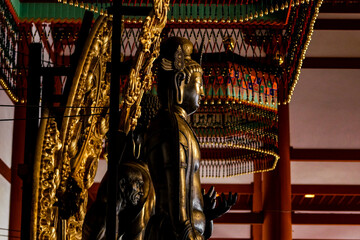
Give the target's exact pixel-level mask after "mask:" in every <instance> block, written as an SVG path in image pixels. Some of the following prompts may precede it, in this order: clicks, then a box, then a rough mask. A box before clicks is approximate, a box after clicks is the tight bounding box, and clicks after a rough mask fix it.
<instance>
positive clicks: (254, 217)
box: [214, 212, 264, 224]
mask: <svg viewBox="0 0 360 240" xmlns="http://www.w3.org/2000/svg"><path fill="white" fill-rule="evenodd" d="M263 222H264V215H263V214H262V213H232V212H229V213H226V214H224V215H223V216H221V217H220V218H217V219H215V220H214V223H232V224H262V223H263Z"/></svg>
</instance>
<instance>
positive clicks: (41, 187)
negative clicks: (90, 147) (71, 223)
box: [31, 110, 61, 239]
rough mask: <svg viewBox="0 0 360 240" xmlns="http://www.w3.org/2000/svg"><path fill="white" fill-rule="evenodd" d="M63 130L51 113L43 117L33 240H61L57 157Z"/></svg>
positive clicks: (39, 143) (34, 205) (35, 173)
mask: <svg viewBox="0 0 360 240" xmlns="http://www.w3.org/2000/svg"><path fill="white" fill-rule="evenodd" d="M59 135H60V133H59V131H58V129H57V125H56V122H55V119H54V118H51V117H49V113H48V111H47V110H45V111H44V113H43V115H42V120H41V125H40V130H39V135H38V143H37V149H36V157H35V167H34V189H33V196H34V199H33V203H32V208H33V212H32V218H31V222H32V226H33V227H32V234H31V237H32V239H57V236H56V230H57V218H58V214H57V207H56V206H54V203H55V202H56V201H57V198H56V190H57V188H58V186H59V182H60V178H59V177H60V176H59V170H58V169H57V168H56V155H57V153H58V151H59V150H60V149H61V142H60V139H59Z"/></svg>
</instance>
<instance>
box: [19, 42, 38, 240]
mask: <svg viewBox="0 0 360 240" xmlns="http://www.w3.org/2000/svg"><path fill="white" fill-rule="evenodd" d="M29 59H31V61H30V62H29V75H28V78H27V93H26V94H27V97H26V99H27V107H26V130H25V154H24V155H25V156H24V165H23V174H22V180H23V195H22V217H21V239H22V240H27V239H31V237H32V236H31V232H32V231H31V228H30V222H31V203H32V184H33V174H32V173H33V167H34V166H33V165H34V155H35V147H36V139H37V131H38V127H39V101H40V70H41V44H40V43H32V44H30V46H29Z"/></svg>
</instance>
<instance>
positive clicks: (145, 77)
mask: <svg viewBox="0 0 360 240" xmlns="http://www.w3.org/2000/svg"><path fill="white" fill-rule="evenodd" d="M153 7H154V9H153V10H152V11H151V13H150V15H149V16H147V17H146V20H145V22H144V25H143V27H142V31H141V34H140V36H139V40H138V41H139V48H138V50H137V54H136V56H137V58H136V61H135V64H134V67H132V68H131V70H130V77H129V81H128V83H127V86H126V92H125V94H126V95H125V99H124V104H123V107H122V110H121V116H120V125H119V130H120V131H123V132H125V133H126V134H128V132H129V131H130V130H134V129H135V127H136V124H137V120H138V118H139V117H140V113H141V107H140V102H141V99H142V96H143V94H144V92H146V91H148V90H150V88H151V85H152V82H153V75H152V71H151V69H152V66H153V62H154V60H155V59H156V58H157V57H158V56H159V52H160V42H161V38H160V34H161V31H162V30H163V28H164V27H165V25H166V22H167V12H168V9H169V0H164V1H161V0H155V1H154V5H153Z"/></svg>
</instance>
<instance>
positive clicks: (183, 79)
mask: <svg viewBox="0 0 360 240" xmlns="http://www.w3.org/2000/svg"><path fill="white" fill-rule="evenodd" d="M192 51H193V45H192V43H191V42H190V41H189V40H187V39H184V38H178V37H172V38H169V39H167V40H166V41H165V42H164V43H162V46H161V50H160V61H161V66H160V69H159V73H158V74H159V75H158V97H159V99H160V103H161V108H160V110H159V112H158V114H157V116H156V117H155V119H154V120H153V121H152V122H151V124H150V127H149V129H148V132H147V134H146V137H145V154H146V158H147V159H148V164H149V169H150V173H151V178H152V180H153V184H154V187H155V192H156V207H155V215H154V216H153V217H152V218H151V219H150V221H149V224H148V227H147V229H146V236H145V239H146V240H176V239H184V240H185V239H208V238H209V237H210V236H211V232H212V220H213V219H214V218H215V217H218V216H220V215H222V214H223V213H225V212H226V211H228V210H229V209H230V207H231V206H232V205H233V204H234V203H235V201H236V194H235V195H234V196H233V195H232V194H230V196H229V198H228V199H226V198H223V201H222V202H221V203H220V204H218V207H215V204H216V202H215V198H216V194H215V191H214V190H213V189H211V190H210V191H209V192H208V194H203V193H202V190H201V183H200V174H199V168H200V147H199V143H198V141H197V138H196V136H195V134H194V132H193V130H192V128H191V127H190V125H189V122H188V119H189V116H190V115H191V114H192V113H194V112H195V111H196V110H197V109H198V108H199V105H200V100H201V98H202V97H203V96H204V91H203V81H202V69H201V66H200V65H199V64H198V63H197V62H195V61H194V60H192V59H191V54H192ZM203 195H204V197H203ZM204 199H205V202H204Z"/></svg>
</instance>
